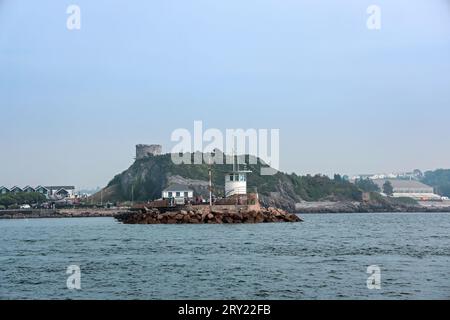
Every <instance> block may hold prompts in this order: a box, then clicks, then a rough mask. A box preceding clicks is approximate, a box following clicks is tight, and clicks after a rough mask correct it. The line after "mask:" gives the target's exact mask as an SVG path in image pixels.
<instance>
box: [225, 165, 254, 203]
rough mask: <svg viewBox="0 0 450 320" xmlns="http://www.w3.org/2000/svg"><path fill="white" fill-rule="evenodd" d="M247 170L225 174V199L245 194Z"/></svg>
mask: <svg viewBox="0 0 450 320" xmlns="http://www.w3.org/2000/svg"><path fill="white" fill-rule="evenodd" d="M250 172H251V171H247V170H233V171H231V172H228V173H226V174H225V197H231V196H234V195H246V194H247V173H250Z"/></svg>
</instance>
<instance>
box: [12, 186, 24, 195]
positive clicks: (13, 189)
mask: <svg viewBox="0 0 450 320" xmlns="http://www.w3.org/2000/svg"><path fill="white" fill-rule="evenodd" d="M10 192H11V193H21V192H23V190H22V189H21V188H19V187H18V186H14V187H12V188H11V190H10Z"/></svg>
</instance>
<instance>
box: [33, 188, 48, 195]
mask: <svg viewBox="0 0 450 320" xmlns="http://www.w3.org/2000/svg"><path fill="white" fill-rule="evenodd" d="M34 190H35V192H38V193H40V194H43V195H44V196H48V195H49V193H50V190H48V189H47V188H46V187H43V186H38V187H36V189H34Z"/></svg>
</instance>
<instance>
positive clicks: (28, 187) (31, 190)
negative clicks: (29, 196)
mask: <svg viewBox="0 0 450 320" xmlns="http://www.w3.org/2000/svg"><path fill="white" fill-rule="evenodd" d="M23 192H36V189H34V188H33V187H31V186H26V187H25V188H23Z"/></svg>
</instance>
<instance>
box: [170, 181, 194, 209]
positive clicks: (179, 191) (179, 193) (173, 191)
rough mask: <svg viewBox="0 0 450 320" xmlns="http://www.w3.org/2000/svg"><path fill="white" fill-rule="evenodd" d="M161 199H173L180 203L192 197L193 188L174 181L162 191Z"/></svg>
mask: <svg viewBox="0 0 450 320" xmlns="http://www.w3.org/2000/svg"><path fill="white" fill-rule="evenodd" d="M162 198H163V199H175V202H176V203H180V204H181V202H183V204H184V202H185V201H188V200H191V199H193V198H194V190H192V189H191V188H190V187H189V186H187V185H183V184H178V183H174V184H171V185H169V186H168V187H167V188H166V189H164V190H163V191H162Z"/></svg>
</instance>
